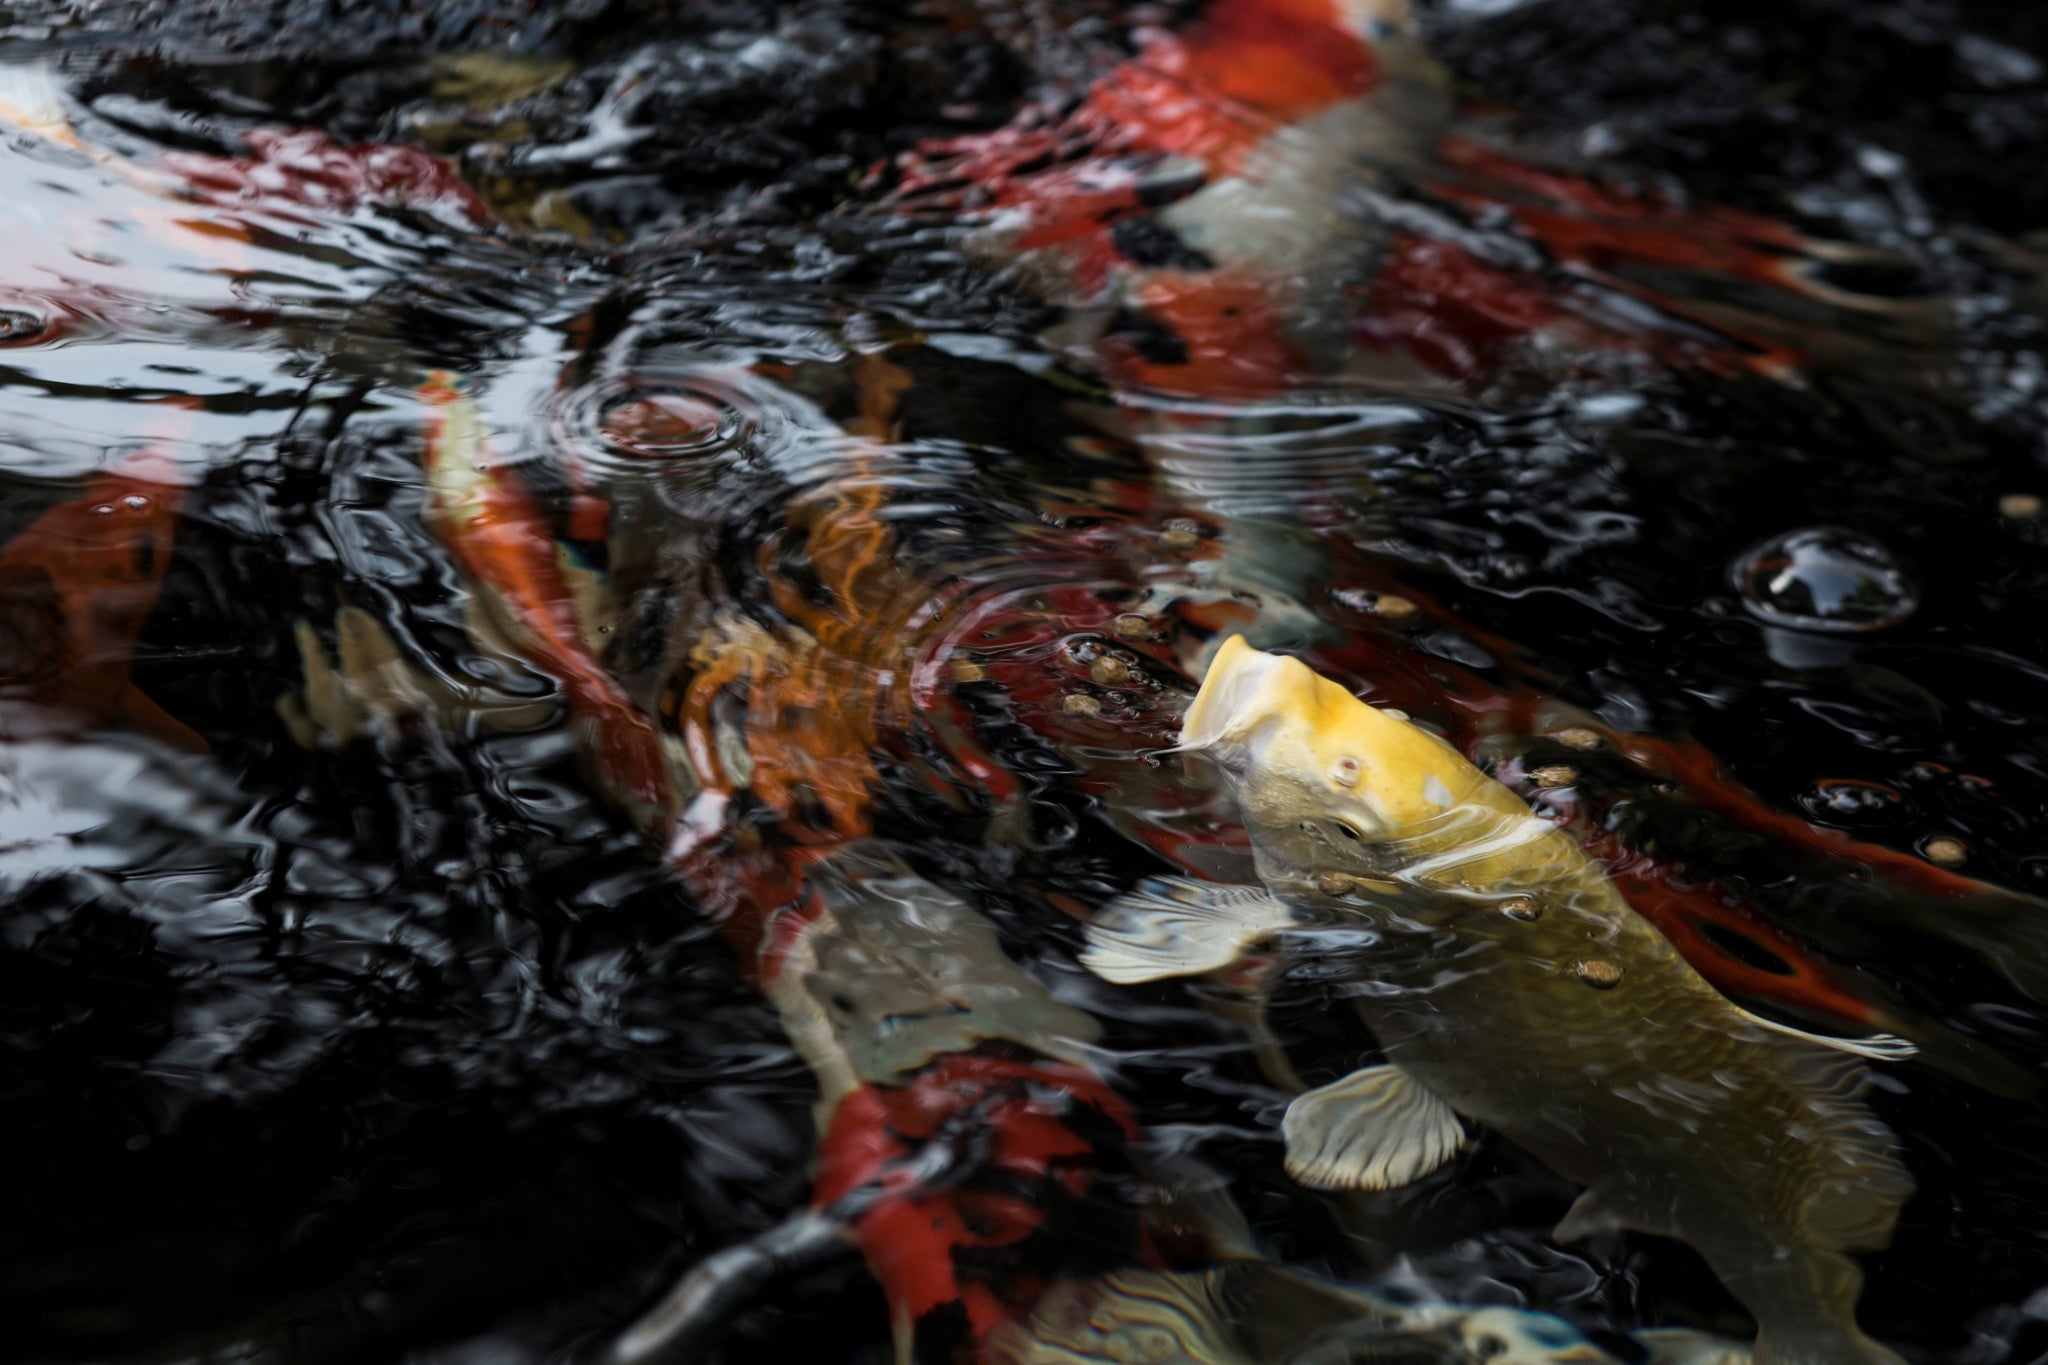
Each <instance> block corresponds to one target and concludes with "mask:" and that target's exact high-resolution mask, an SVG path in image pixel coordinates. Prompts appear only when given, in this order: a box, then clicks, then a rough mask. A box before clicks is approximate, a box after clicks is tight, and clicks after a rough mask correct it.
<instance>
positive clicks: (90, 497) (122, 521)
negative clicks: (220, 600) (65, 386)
mask: <svg viewBox="0 0 2048 1365" xmlns="http://www.w3.org/2000/svg"><path fill="white" fill-rule="evenodd" d="M184 496H185V476H184V473H183V471H182V470H181V469H180V468H179V465H178V462H177V460H176V459H174V458H173V457H172V456H171V455H170V454H169V453H167V452H166V451H165V450H164V449H162V448H161V447H158V446H146V447H144V448H143V449H142V450H140V451H137V452H136V453H135V454H133V455H130V456H128V457H127V458H126V459H124V460H122V461H121V462H120V463H119V464H117V465H115V466H114V467H113V468H112V469H109V470H107V471H105V472H103V473H100V474H95V475H93V476H92V477H91V478H90V479H88V480H87V481H86V485H85V488H84V489H83V490H82V491H81V492H80V493H79V495H78V496H77V497H75V498H70V499H68V500H66V501H64V502H61V503H59V504H58V505H57V506H55V507H52V508H51V509H50V510H49V511H47V512H45V513H43V515H42V516H40V517H38V518H37V519H36V520H35V521H34V522H32V523H31V524H30V525H29V526H28V527H27V528H26V529H25V530H23V531H22V532H21V533H20V534H19V535H17V536H15V537H14V539H13V540H11V541H9V542H8V543H7V545H6V546H5V548H4V549H0V608H4V609H0V630H4V633H0V695H6V696H11V697H15V698H18V699H20V700H25V701H29V702H32V703H34V704H36V705H38V706H47V707H51V708H53V709H58V710H62V711H66V712H69V713H71V714H74V715H77V716H78V717H80V718H81V719H82V720H84V721H85V722H86V723H87V724H88V725H92V726H118V727H124V728H127V729H132V730H137V731H140V732H141V733H143V734H146V735H149V736H151V737H153V738H155V739H158V740H161V741H162V742H164V743H166V744H170V745H173V746H175V747H177V748H180V749H189V750H204V749H205V748H206V741H204V740H202V739H201V738H200V737H199V736H198V735H197V734H195V733H193V731H192V730H191V728H190V727H188V726H186V725H185V724H184V723H183V722H182V721H179V720H177V719H176V718H175V717H173V716H172V715H171V714H170V713H169V712H167V711H165V710H164V709H163V708H162V707H161V706H159V705H158V704H157V703H156V702H155V701H153V700H151V699H150V698H149V697H148V696H146V695H144V694H143V692H142V691H141V690H140V689H138V688H137V687H136V686H135V683H134V681H133V679H132V678H131V676H130V669H131V666H132V658H133V655H134V651H135V641H136V639H137V638H138V637H139V636H140V635H141V634H142V630H143V627H144V625H145V624H146V623H147V622H148V620H149V617H150V613H152V612H153V611H155V610H156V605H157V598H158V596H159V595H160V594H161V592H162V589H163V582H164V573H165V571H166V570H168V569H169V568H170V563H171V548H172V545H173V542H174V541H175V539H176V534H177V524H178V508H179V505H180V504H181V503H182V502H183V501H184Z"/></svg>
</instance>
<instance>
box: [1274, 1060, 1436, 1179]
mask: <svg viewBox="0 0 2048 1365" xmlns="http://www.w3.org/2000/svg"><path fill="white" fill-rule="evenodd" d="M1280 1132H1281V1136H1283V1137H1284V1138H1285V1139H1286V1141H1287V1174H1289V1175H1291V1176H1293V1177H1294V1178H1295V1179H1296V1180H1298V1181H1300V1182H1301V1183H1302V1184H1304V1185H1306V1186H1308V1187H1309V1188H1310V1189H1316V1190H1357V1189H1364V1190H1392V1189H1399V1188H1400V1187H1401V1186H1403V1185H1406V1184H1409V1183H1410V1182H1412V1181H1416V1180H1420V1179H1421V1178H1422V1177H1423V1176H1426V1175H1428V1174H1429V1173H1430V1172H1431V1171H1433V1170H1435V1169H1436V1168H1437V1167H1439V1166H1441V1165H1443V1164H1444V1163H1445V1162H1446V1161H1449V1160H1450V1159H1451V1158H1452V1157H1453V1156H1455V1155H1456V1154H1457V1152H1458V1149H1459V1148H1460V1147H1462V1146H1464V1145H1465V1129H1464V1126H1463V1125H1462V1124H1460V1123H1459V1122H1458V1116H1457V1114H1456V1113H1454V1112H1453V1111H1452V1109H1451V1106H1449V1105H1448V1104H1445V1103H1444V1102H1443V1101H1442V1100H1440V1099H1438V1098H1437V1097H1436V1096H1435V1095H1434V1094H1432V1093H1430V1092H1429V1091H1428V1090H1426V1089H1424V1088H1423V1085H1422V1083H1421V1082H1420V1081H1418V1080H1416V1079H1415V1078H1414V1077H1413V1076H1410V1075H1409V1074H1408V1073H1407V1072H1405V1071H1403V1070H1401V1068H1399V1067H1397V1066H1393V1065H1382V1066H1369V1067H1366V1068H1364V1069H1363V1070H1360V1071H1354V1072H1352V1073H1351V1074H1350V1075H1349V1076H1346V1077H1344V1078H1343V1079H1342V1080H1338V1081H1332V1082H1331V1083H1330V1084H1328V1085H1326V1086H1323V1087H1321V1088H1320V1089H1316V1090H1311V1091H1309V1092H1308V1093H1307V1094H1305V1095H1297V1096H1295V1097H1294V1102H1293V1103H1292V1104H1290V1105H1288V1106H1287V1116H1286V1117H1285V1118H1284V1119H1282V1120H1281V1123H1280Z"/></svg>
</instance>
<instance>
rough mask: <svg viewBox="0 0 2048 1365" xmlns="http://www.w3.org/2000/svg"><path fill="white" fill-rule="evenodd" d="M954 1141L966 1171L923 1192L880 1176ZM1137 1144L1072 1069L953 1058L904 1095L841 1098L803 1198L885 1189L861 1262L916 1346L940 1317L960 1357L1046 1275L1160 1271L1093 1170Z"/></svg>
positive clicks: (872, 1091)
mask: <svg viewBox="0 0 2048 1365" xmlns="http://www.w3.org/2000/svg"><path fill="white" fill-rule="evenodd" d="M955 1132H957V1133H959V1135H960V1140H961V1142H962V1144H963V1147H966V1148H969V1149H971V1151H970V1152H969V1154H968V1155H967V1156H966V1157H965V1161H966V1163H967V1164H966V1166H965V1167H964V1169H962V1170H959V1171H957V1172H955V1173H953V1174H952V1175H950V1176H948V1177H947V1178H946V1179H944V1180H942V1181H940V1182H938V1184H937V1186H936V1187H935V1188H934V1187H931V1186H927V1185H924V1184H921V1183H917V1182H915V1181H913V1180H912V1179H911V1178H910V1177H908V1176H901V1175H897V1174H894V1173H892V1171H891V1165H892V1163H895V1162H897V1161H900V1160H901V1159H903V1158H904V1157H906V1156H909V1155H911V1154H912V1153H914V1152H915V1151H917V1150H918V1149H920V1148H921V1147H923V1146H924V1145H925V1144H927V1143H930V1142H934V1141H939V1142H944V1141H948V1140H950V1136H951V1134H953V1133H955ZM1137 1136H1138V1128H1137V1125H1136V1123H1135V1122H1134V1121H1133V1119H1132V1118H1131V1116H1130V1112H1129V1110H1128V1108H1127V1107H1126V1106H1125V1104H1124V1102H1123V1101H1122V1100H1120V1099H1119V1098H1118V1097H1117V1096H1116V1094H1115V1093H1114V1092H1113V1091H1111V1090H1110V1089H1109V1088H1108V1087H1107V1086H1106V1085H1104V1084H1103V1083H1102V1081H1101V1080H1100V1079H1098V1078H1097V1077H1095V1076H1094V1075H1092V1074H1090V1073H1089V1072H1087V1071H1084V1070H1082V1069H1080V1068H1079V1067H1074V1066H1069V1065H1066V1064H1064V1063H1060V1062H1053V1061H1044V1060H1020V1059H1016V1058H1012V1057H1006V1056H990V1055H986V1054H982V1053H954V1054H950V1055H948V1056H945V1057H941V1058H940V1059H939V1060H938V1061H936V1062H934V1063H932V1065H931V1066H929V1067H927V1068H926V1069H925V1070H924V1071H921V1072H919V1073H918V1074H917V1075H916V1076H914V1077H912V1078H911V1079H910V1080H909V1081H908V1082H907V1083H905V1084H903V1085H900V1086H867V1087H865V1088H863V1089H861V1090H859V1091H856V1092H855V1093H853V1094H851V1095H849V1096H847V1097H846V1098H845V1099H843V1100H841V1101H840V1102H839V1105H838V1107H837V1108H836V1109H835V1110H834V1111H833V1115H832V1121H831V1123H830V1125H829V1127H828V1128H827V1130H826V1132H825V1134H824V1137H823V1138H822V1140H821V1141H820V1143H819V1166H818V1179H817V1184H816V1188H815V1193H814V1195H813V1200H814V1202H815V1203H816V1204H818V1205H819V1206H820V1207H823V1206H825V1205H829V1204H830V1203H832V1202H833V1201H834V1200H836V1199H838V1198H839V1197H840V1196H842V1195H844V1194H847V1193H848V1192H850V1191H852V1190H854V1189H855V1188H857V1187H860V1186H863V1185H866V1184H868V1183H869V1182H871V1181H880V1182H881V1183H882V1184H883V1186H884V1187H885V1188H887V1189H888V1193H887V1194H886V1195H885V1197H884V1198H883V1199H882V1200H881V1202H880V1203H878V1204H877V1205H875V1206H874V1207H873V1208H872V1209H870V1210H869V1211H868V1212H867V1213H866V1214H865V1215H864V1216H863V1217H861V1218H860V1219H859V1220H858V1221H857V1222H856V1224H855V1229H854V1230H855V1236H856V1238H857V1239H858V1241H859V1243H860V1246H861V1249H862V1251H863V1252H864V1253H865V1254H866V1256H867V1258H868V1263H869V1265H870V1266H871V1267H872V1268H873V1269H874V1272H875V1275H876V1278H877V1279H878V1280H879V1281H880V1282H881V1284H882V1288H883V1290H884V1292H885V1293H887V1295H888V1297H889V1301H890V1305H891V1307H892V1309H894V1310H895V1311H896V1312H897V1313H898V1314H900V1315H901V1317H902V1318H903V1319H904V1320H906V1321H907V1322H908V1323H910V1324H911V1325H912V1326H913V1328H916V1329H919V1330H920V1335H921V1336H922V1335H923V1333H922V1328H921V1325H922V1324H926V1323H931V1322H936V1321H943V1320H945V1319H947V1318H948V1317H951V1318H953V1319H958V1320H960V1321H959V1323H958V1325H959V1326H960V1327H961V1328H963V1329H964V1332H965V1340H963V1341H961V1342H958V1343H955V1344H956V1345H957V1346H959V1347H961V1348H967V1347H971V1346H972V1345H973V1344H974V1343H979V1342H980V1341H982V1340H984V1339H985V1338H986V1337H987V1335H988V1333H989V1332H990V1331H991V1330H993V1329H994V1328H995V1327H997V1326H998V1325H999V1324H1001V1323H1003V1322H1005V1321H1009V1320H1013V1319H1016V1318H1020V1317H1022V1316H1024V1315H1025V1314H1026V1313H1028V1312H1029V1311H1030V1309H1031V1308H1032V1306H1033V1305H1034V1304H1035V1303H1036V1302H1037V1300H1038V1298H1039V1296H1040V1295H1041V1294H1043V1293H1044V1291H1045V1289H1046V1288H1047V1286H1048V1284H1049V1283H1050V1273H1051V1272H1050V1271H1049V1270H1048V1269H1046V1268H1044V1267H1047V1266H1051V1265H1058V1266H1059V1267H1060V1271H1061V1273H1062V1274H1086V1273H1089V1272H1088V1266H1087V1265H1086V1263H1085V1262H1086V1261H1087V1260H1091V1259H1092V1260H1102V1261H1105V1262H1106V1263H1107V1264H1121V1265H1132V1264H1143V1265H1153V1264H1157V1263H1158V1260H1159V1257H1158V1254H1157V1252H1156V1251H1155V1249H1154V1248H1153V1246H1152V1243H1151V1241H1150V1238H1149V1236H1148V1235H1147V1234H1146V1232H1145V1231H1144V1229H1143V1224H1142V1222H1141V1221H1140V1220H1139V1219H1138V1218H1137V1217H1136V1212H1135V1210H1131V1209H1128V1208H1125V1207H1123V1206H1122V1205H1121V1204H1120V1202H1119V1201H1117V1200H1116V1199H1115V1198H1114V1197H1113V1196H1112V1195H1111V1194H1110V1193H1109V1192H1107V1191H1105V1190H1103V1189H1102V1188H1101V1187H1100V1185H1101V1175H1102V1172H1103V1168H1104V1167H1105V1166H1106V1165H1110V1164H1114V1165H1117V1166H1121V1165H1122V1164H1123V1160H1124V1158H1123V1145H1124V1144H1125V1143H1126V1142H1128V1141H1129V1140H1130V1139H1133V1138H1135V1137H1137ZM892 1180H893V1181H896V1182H897V1186H896V1187H895V1188H889V1187H890V1184H891V1182H892ZM1039 1236H1050V1237H1053V1238H1056V1239H1059V1245H1058V1255H1057V1256H1055V1257H1053V1258H1051V1259H1047V1258H1045V1257H1042V1256H1038V1255H1033V1254H1031V1248H1030V1247H1029V1245H1028V1244H1029V1243H1031V1242H1032V1241H1033V1239H1034V1238H1036V1237H1039ZM1077 1257H1078V1258H1080V1259H1077ZM955 1305H957V1307H955Z"/></svg>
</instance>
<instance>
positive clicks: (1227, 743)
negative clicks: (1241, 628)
mask: <svg viewBox="0 0 2048 1365" xmlns="http://www.w3.org/2000/svg"><path fill="white" fill-rule="evenodd" d="M1298 675H1306V676H1307V677H1308V678H1311V679H1312V678H1313V677H1314V674H1312V673H1310V672H1309V670H1308V668H1307V666H1306V665H1304V664H1303V663H1302V662H1301V661H1300V660H1299V659H1291V658H1288V657H1287V656H1285V655H1281V654H1268V653H1266V652H1264V651H1263V650H1257V649H1253V648H1252V647H1251V646H1250V645H1248V644H1246V643H1245V642H1244V637H1243V636H1242V635H1233V636H1231V637H1230V638H1229V639H1228V640H1226V641H1224V643H1223V648H1222V649H1220V650H1218V651H1217V652H1216V658H1215V659H1214V660H1213V661H1212V662H1211V663H1210V665H1209V672H1208V674H1207V675H1206V676H1204V677H1203V679H1202V686H1201V689H1200V690H1199V691H1198V692H1196V693H1195V700H1194V702H1193V703H1192V704H1191V705H1190V706H1189V707H1188V711H1187V715H1186V716H1185V717H1183V718H1182V721H1181V730H1180V744H1179V746H1178V748H1179V751H1180V752H1182V753H1203V754H1207V755H1208V756H1209V757H1210V758H1213V759H1215V760H1217V761H1219V762H1223V763H1225V764H1226V765H1227V764H1229V763H1230V761H1231V760H1232V758H1233V757H1237V758H1239V759H1242V757H1243V756H1244V746H1243V744H1242V741H1243V740H1244V739H1245V737H1246V736H1247V734H1248V733H1249V731H1250V730H1251V728H1252V726H1253V725H1255V724H1256V723H1257V722H1258V721H1259V720H1261V719H1263V718H1266V717H1269V716H1273V715H1276V714H1284V713H1285V712H1286V710H1287V708H1288V702H1289V699H1290V698H1289V694H1290V693H1293V692H1295V691H1298V690H1299V688H1300V687H1301V685H1302V681H1303V679H1302V677H1301V676H1298ZM1269 693H1270V694H1271V695H1268V694H1269Z"/></svg>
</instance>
